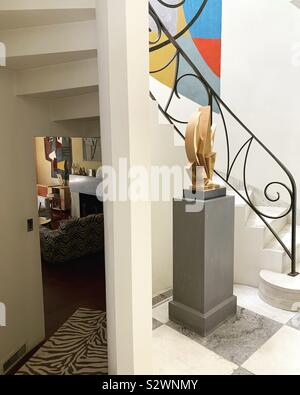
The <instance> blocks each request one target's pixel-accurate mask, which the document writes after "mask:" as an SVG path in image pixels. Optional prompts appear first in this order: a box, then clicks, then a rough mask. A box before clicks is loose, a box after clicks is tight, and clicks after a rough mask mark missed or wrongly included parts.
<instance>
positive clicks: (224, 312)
mask: <svg viewBox="0 0 300 395" xmlns="http://www.w3.org/2000/svg"><path fill="white" fill-rule="evenodd" d="M236 310H237V298H236V296H231V297H230V298H228V299H227V300H225V301H224V302H222V303H220V304H219V305H218V306H215V307H214V308H213V309H211V310H210V311H208V312H207V313H205V314H203V313H201V312H200V311H198V310H196V309H192V308H191V307H190V306H186V305H184V304H181V303H179V302H176V301H172V302H170V303H169V312H170V313H169V315H170V319H171V320H172V321H173V322H176V323H177V324H179V325H184V326H185V327H187V328H188V329H191V330H192V331H194V332H196V333H198V334H199V335H200V336H202V337H205V336H208V335H209V334H210V333H211V332H213V331H214V330H216V329H217V328H218V327H219V326H220V325H222V324H223V322H224V321H226V320H227V319H228V318H230V317H233V316H235V314H236Z"/></svg>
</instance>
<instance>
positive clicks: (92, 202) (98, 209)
mask: <svg viewBox="0 0 300 395" xmlns="http://www.w3.org/2000/svg"><path fill="white" fill-rule="evenodd" d="M79 204H80V217H87V216H88V215H91V214H102V213H103V203H102V202H100V201H99V200H98V199H97V197H96V196H93V195H86V194H85V193H80V194H79Z"/></svg>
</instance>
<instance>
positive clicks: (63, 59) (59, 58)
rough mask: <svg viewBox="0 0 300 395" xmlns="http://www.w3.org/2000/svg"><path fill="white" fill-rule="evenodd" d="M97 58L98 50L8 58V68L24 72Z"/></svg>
mask: <svg viewBox="0 0 300 395" xmlns="http://www.w3.org/2000/svg"><path fill="white" fill-rule="evenodd" d="M95 57H97V50H96V49H91V50H86V51H70V52H59V53H51V54H40V55H30V56H17V57H8V58H7V60H6V67H7V68H9V69H12V70H24V69H30V68H36V67H44V66H50V65H54V64H59V63H68V62H74V61H78V60H84V59H91V58H95Z"/></svg>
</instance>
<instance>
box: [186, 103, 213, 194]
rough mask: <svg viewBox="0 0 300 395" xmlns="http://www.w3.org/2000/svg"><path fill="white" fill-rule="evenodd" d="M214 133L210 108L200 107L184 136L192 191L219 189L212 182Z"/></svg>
mask: <svg viewBox="0 0 300 395" xmlns="http://www.w3.org/2000/svg"><path fill="white" fill-rule="evenodd" d="M215 132H216V127H215V126H211V107H210V106H207V107H201V108H200V109H199V111H198V112H196V113H195V114H193V116H192V118H191V120H190V121H189V123H188V126H187V129H186V136H185V149H186V154H187V157H188V160H189V166H190V169H191V172H192V188H193V191H195V190H196V189H202V190H204V191H205V190H211V189H219V188H220V185H217V184H215V183H214V182H213V174H214V168H215V163H216V153H215V152H214V151H213V147H214V141H215ZM199 172H200V173H199ZM199 174H200V177H199ZM202 175H203V177H201V176H202Z"/></svg>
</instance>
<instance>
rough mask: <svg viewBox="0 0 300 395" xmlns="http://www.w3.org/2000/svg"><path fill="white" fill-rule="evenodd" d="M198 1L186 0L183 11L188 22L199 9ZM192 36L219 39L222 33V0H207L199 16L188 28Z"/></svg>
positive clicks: (199, 3)
mask: <svg viewBox="0 0 300 395" xmlns="http://www.w3.org/2000/svg"><path fill="white" fill-rule="evenodd" d="M200 6H201V2H200V1H196V0H186V2H185V3H184V5H183V7H184V13H185V17H186V20H187V22H189V21H190V20H191V19H192V18H193V17H194V16H195V14H196V13H197V11H198V10H199V7H200ZM190 32H191V35H192V37H193V38H214V39H221V34H222V0H208V2H207V4H206V6H205V8H204V10H203V11H202V14H201V16H200V18H198V20H197V22H196V23H194V25H193V26H192V27H191V28H190Z"/></svg>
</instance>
